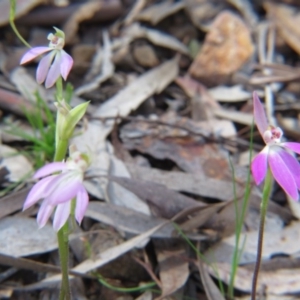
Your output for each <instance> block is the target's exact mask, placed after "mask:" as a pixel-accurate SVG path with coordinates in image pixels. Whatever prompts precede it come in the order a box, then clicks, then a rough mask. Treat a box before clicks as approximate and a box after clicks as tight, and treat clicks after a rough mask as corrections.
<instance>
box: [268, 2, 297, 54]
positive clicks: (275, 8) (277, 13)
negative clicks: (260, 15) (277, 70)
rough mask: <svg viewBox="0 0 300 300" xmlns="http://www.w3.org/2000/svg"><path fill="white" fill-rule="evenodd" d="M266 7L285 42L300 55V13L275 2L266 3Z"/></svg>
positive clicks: (293, 8)
mask: <svg viewBox="0 0 300 300" xmlns="http://www.w3.org/2000/svg"><path fill="white" fill-rule="evenodd" d="M264 7H265V9H266V11H267V13H268V17H269V18H270V19H271V20H272V21H273V22H274V23H275V26H276V28H277V30H278V32H279V34H280V35H281V37H282V38H283V39H284V41H285V42H286V43H287V44H288V45H289V46H290V47H291V48H292V49H294V50H295V51H296V52H297V53H298V54H300V28H299V26H297V24H299V21H300V13H299V11H298V13H295V7H293V6H289V5H286V4H279V3H275V2H265V3H264Z"/></svg>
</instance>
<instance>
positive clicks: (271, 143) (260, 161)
mask: <svg viewBox="0 0 300 300" xmlns="http://www.w3.org/2000/svg"><path fill="white" fill-rule="evenodd" d="M253 105H254V120H255V123H256V125H257V128H258V130H259V132H260V134H261V136H262V138H263V140H264V142H265V143H266V146H265V147H264V149H263V150H262V151H261V152H260V153H259V154H257V155H256V156H255V157H254V159H253V161H252V163H251V171H252V174H253V177H254V180H255V183H256V184H257V185H259V184H260V183H261V182H262V181H263V180H264V178H265V176H266V174H267V170H268V168H270V170H271V172H272V175H273V177H274V178H275V180H276V181H277V182H278V184H279V185H280V186H281V187H282V188H283V190H284V191H285V192H286V193H287V194H288V195H289V196H290V197H291V198H293V199H294V200H298V198H299V195H298V190H299V189H300V165H299V162H298V160H297V159H296V158H295V157H294V156H293V154H291V151H294V152H296V153H298V154H300V144H299V143H292V142H287V143H282V142H281V141H280V140H281V137H282V134H283V132H282V130H281V129H280V128H279V127H274V126H271V125H268V122H267V117H266V114H265V111H264V108H263V105H262V104H261V102H260V100H259V98H258V96H257V94H256V92H254V93H253Z"/></svg>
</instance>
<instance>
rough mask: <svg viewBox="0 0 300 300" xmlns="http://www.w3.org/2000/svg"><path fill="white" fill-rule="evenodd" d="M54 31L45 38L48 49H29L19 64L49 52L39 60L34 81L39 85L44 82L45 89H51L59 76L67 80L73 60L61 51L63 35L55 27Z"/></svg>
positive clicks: (63, 40)
mask: <svg viewBox="0 0 300 300" xmlns="http://www.w3.org/2000/svg"><path fill="white" fill-rule="evenodd" d="M54 29H55V30H56V33H55V34H52V33H50V34H49V35H48V37H47V38H48V40H50V43H49V46H48V47H34V48H31V49H30V50H29V51H27V52H26V53H25V54H24V56H23V57H22V59H21V62H20V64H21V65H22V64H25V63H27V62H29V61H31V60H33V59H35V58H36V57H38V56H40V55H41V54H44V53H46V52H49V53H48V54H47V55H46V56H44V57H43V58H42V59H41V61H40V63H39V65H38V68H37V71H36V81H37V82H38V83H39V84H41V83H43V82H44V81H45V80H46V81H45V87H46V88H50V87H52V86H53V85H54V84H55V82H56V81H57V79H58V78H59V76H62V77H63V79H64V80H67V77H68V75H69V73H70V71H71V68H72V66H73V58H72V57H71V56H70V55H69V54H67V53H66V52H65V51H64V50H63V47H64V45H65V34H64V33H63V31H61V30H59V29H58V28H56V27H54ZM52 62H53V63H52Z"/></svg>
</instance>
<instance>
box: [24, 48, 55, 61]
mask: <svg viewBox="0 0 300 300" xmlns="http://www.w3.org/2000/svg"><path fill="white" fill-rule="evenodd" d="M51 50H52V49H51V48H50V47H35V48H31V49H30V50H28V51H27V52H26V53H25V54H24V55H23V57H22V59H21V61H20V64H21V65H23V64H25V63H27V62H29V61H31V60H33V59H35V58H36V57H37V56H39V55H41V54H43V53H45V52H48V51H51Z"/></svg>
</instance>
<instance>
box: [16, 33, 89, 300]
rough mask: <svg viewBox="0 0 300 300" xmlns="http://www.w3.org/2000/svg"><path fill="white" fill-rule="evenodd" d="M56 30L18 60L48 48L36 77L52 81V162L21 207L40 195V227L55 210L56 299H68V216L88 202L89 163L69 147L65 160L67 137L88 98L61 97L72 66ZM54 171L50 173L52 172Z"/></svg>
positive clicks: (80, 216) (40, 173)
mask: <svg viewBox="0 0 300 300" xmlns="http://www.w3.org/2000/svg"><path fill="white" fill-rule="evenodd" d="M54 29H55V31H56V33H55V34H52V33H50V34H49V35H48V40H50V43H49V46H48V47H35V48H31V49H30V50H29V51H28V52H26V53H25V55H24V56H23V58H22V59H21V64H24V63H27V62H29V61H31V60H33V59H34V58H36V57H37V56H39V55H41V54H44V53H47V52H49V53H48V54H47V55H46V56H44V57H43V58H42V59H41V61H40V63H39V65H38V68H37V73H36V80H37V82H38V83H40V84H41V83H43V82H45V87H46V88H50V87H52V86H53V85H54V84H56V101H57V102H56V103H55V105H56V107H57V118H56V133H55V156H54V162H53V163H50V164H47V165H45V166H44V167H42V168H41V169H40V170H38V171H37V172H36V174H35V175H34V178H35V179H38V178H43V177H45V178H43V179H42V180H40V181H39V182H38V183H36V184H35V185H34V187H33V188H32V189H31V191H30V193H29V194H28V196H27V199H26V200H25V203H24V206H23V209H27V208H28V207H30V206H32V205H33V204H35V203H36V202H37V201H39V200H40V199H44V201H43V203H42V205H41V207H40V210H39V212H38V215H37V222H38V225H39V227H43V226H44V225H45V224H46V222H47V221H48V219H49V218H50V216H51V214H52V212H53V211H54V210H55V214H54V221H53V227H54V229H55V230H56V231H57V237H58V246H59V254H60V262H61V268H62V285H61V292H60V300H69V299H71V295H70V288H69V279H68V260H69V246H68V245H69V242H68V235H69V229H68V219H69V216H70V215H75V218H76V220H77V221H78V223H80V222H81V221H82V219H83V216H84V214H85V211H86V208H87V204H88V194H87V192H86V190H85V188H84V186H83V184H82V181H83V176H84V172H85V170H86V169H87V167H88V165H89V159H88V157H87V156H86V155H85V154H82V153H80V152H78V151H77V150H76V149H75V148H74V147H72V146H71V147H70V151H69V154H70V157H69V158H68V159H67V161H66V162H65V157H66V153H67V150H68V146H69V140H70V138H71V137H72V134H73V131H74V128H75V126H76V124H77V123H78V122H79V120H80V119H81V118H82V117H83V115H84V114H85V112H86V109H87V106H88V102H85V103H82V104H80V105H78V106H76V107H74V108H71V107H70V105H69V104H68V103H67V102H66V101H65V100H64V97H63V82H62V79H64V80H66V79H67V77H68V75H69V72H70V70H71V68H72V66H73V59H72V57H71V56H70V55H69V54H67V53H66V52H65V51H64V50H63V47H64V44H65V34H64V32H63V31H61V30H59V29H58V28H55V27H54ZM53 173H54V175H52V174H53Z"/></svg>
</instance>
